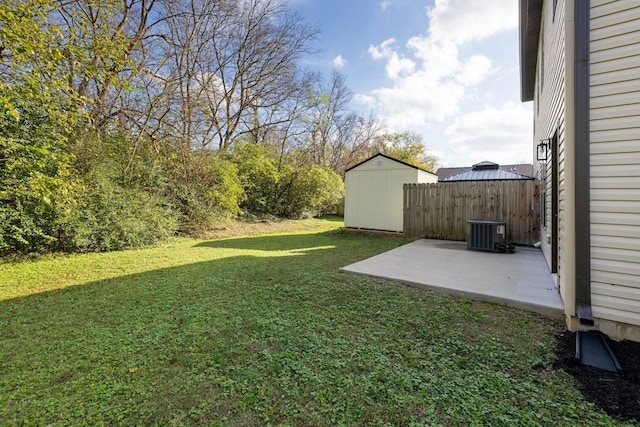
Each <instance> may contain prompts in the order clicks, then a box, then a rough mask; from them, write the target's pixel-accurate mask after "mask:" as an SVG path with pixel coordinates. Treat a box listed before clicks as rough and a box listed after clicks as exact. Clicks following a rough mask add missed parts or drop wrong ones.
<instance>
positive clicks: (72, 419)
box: [0, 231, 395, 424]
mask: <svg viewBox="0 0 640 427" xmlns="http://www.w3.org/2000/svg"><path fill="white" fill-rule="evenodd" d="M394 244H395V243H394V242H384V241H378V242H377V243H376V244H367V243H366V241H364V240H363V239H353V238H348V237H347V236H343V235H342V234H341V233H335V232H332V231H329V232H322V233H317V234H306V235H305V234H301V235H291V236H263V237H249V238H240V239H226V240H220V241H210V242H205V243H201V244H199V245H197V246H198V247H207V248H211V249H240V250H260V251H274V252H276V251H277V252H283V251H284V252H286V251H294V253H289V254H285V255H282V254H280V253H278V254H275V253H274V255H273V256H263V255H261V256H253V255H238V256H226V257H222V258H218V259H212V260H207V261H202V262H194V263H191V264H187V265H181V266H175V267H168V268H162V269H157V270H152V271H148V272H144V273H139V274H131V275H124V276H120V277H116V278H112V279H107V280H101V281H96V282H92V283H87V284H83V285H77V286H72V287H67V288H63V289H58V290H55V291H49V292H43V293H39V294H34V295H30V296H26V297H21V298H15V299H10V300H4V301H0V328H1V331H2V333H1V334H0V361H1V365H2V371H3V375H2V378H0V424H5V423H10V422H11V420H18V421H20V420H23V421H25V420H30V421H29V423H33V424H51V423H57V422H59V423H61V424H76V423H78V422H80V421H79V420H82V422H83V423H85V422H86V423H88V424H101V423H104V422H109V421H112V420H121V422H122V423H124V424H149V423H160V424H170V423H175V422H176V417H178V418H177V420H178V421H180V420H181V419H182V421H183V422H184V420H186V419H190V420H191V421H190V422H191V423H196V424H197V420H198V417H196V418H195V421H194V419H191V418H189V417H191V416H192V415H193V413H192V412H193V411H194V410H195V409H197V408H204V407H206V408H207V409H202V411H203V413H202V414H200V415H201V416H202V417H203V418H202V419H204V420H207V423H209V422H212V421H215V420H222V421H224V417H225V416H227V415H229V414H232V413H234V412H237V411H240V409H239V408H240V407H242V406H243V405H245V404H246V402H245V403H243V402H242V399H241V398H236V393H237V390H236V387H235V386H234V385H233V384H232V382H233V381H236V379H230V378H231V377H233V376H231V377H230V376H228V375H227V374H226V373H225V372H226V371H228V370H231V371H233V370H237V369H242V366H246V365H247V364H250V363H251V362H252V360H253V359H255V357H257V354H258V353H259V350H260V349H259V348H258V347H259V346H261V345H262V344H260V341H264V340H265V337H264V333H265V332H264V331H263V329H264V327H263V326H264V325H262V324H261V322H262V321H263V320H261V319H273V318H274V316H276V317H277V316H280V315H284V314H283V313H286V312H287V310H292V309H296V310H297V309H300V308H301V307H305V306H309V307H312V310H313V311H314V312H315V311H318V310H320V311H321V310H323V309H324V308H323V307H324V306H328V307H330V306H335V305H339V304H342V303H344V301H348V300H349V293H350V292H352V291H353V290H352V289H351V288H349V286H347V284H348V283H349V282H351V281H354V282H358V281H359V280H360V279H356V278H354V277H353V276H350V277H348V278H347V277H346V275H337V274H336V273H335V270H336V269H337V268H338V267H340V266H342V265H346V264H348V263H350V262H353V261H355V260H357V259H359V258H362V257H367V256H371V255H373V254H375V253H379V252H382V251H384V250H386V249H390V248H391V247H393V246H394ZM176 250H183V249H176ZM187 250H189V249H187ZM310 266H313V267H310ZM327 275H329V276H331V277H330V278H328V279H327V278H325V277H324V276H327ZM360 282H361V280H360ZM296 316H297V315H296ZM312 316H315V314H313V315H312ZM261 325H262V326H261ZM281 332H282V331H280V332H279V333H281ZM285 335H286V334H285ZM256 345H257V346H258V347H256ZM258 374H259V372H256V373H249V374H247V375H249V376H251V375H258ZM239 377H240V378H242V377H243V375H239ZM203 378H206V380H203ZM225 381H226V382H225ZM229 381H231V383H229ZM253 391H255V390H253ZM219 395H222V396H225V395H226V396H227V397H226V398H218V397H216V396H219ZM194 408H195V409H194ZM196 412H197V411H196ZM241 412H242V411H241ZM249 413H250V411H249ZM200 415H198V416H200ZM221 417H222V418H221ZM247 421H248V424H255V423H259V420H253V419H249V420H247ZM18 423H20V422H18ZM177 423H178V424H181V422H177ZM239 424H243V422H241V421H240V422H239Z"/></svg>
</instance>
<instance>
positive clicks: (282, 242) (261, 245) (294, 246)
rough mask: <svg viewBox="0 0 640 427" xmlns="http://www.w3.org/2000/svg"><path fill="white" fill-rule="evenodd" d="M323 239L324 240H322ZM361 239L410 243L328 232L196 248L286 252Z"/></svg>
mask: <svg viewBox="0 0 640 427" xmlns="http://www.w3.org/2000/svg"><path fill="white" fill-rule="evenodd" d="M323 239H324V240H323ZM362 239H367V240H372V239H373V240H376V241H383V242H387V246H388V249H392V248H395V247H398V246H401V245H403V244H406V243H408V242H410V241H411V240H410V239H407V238H405V237H404V236H402V235H392V234H381V233H375V232H368V231H361V230H343V229H340V230H329V231H321V232H318V233H304V234H294V235H274V236H268V235H267V236H260V237H230V238H224V239H216V240H208V241H205V242H202V243H199V244H198V245H196V246H197V247H207V248H220V249H222V248H224V249H244V250H262V251H287V250H298V249H305V248H310V247H318V246H323V245H322V244H319V243H327V244H329V245H335V244H336V243H337V242H343V243H344V242H348V241H350V240H354V241H358V240H362Z"/></svg>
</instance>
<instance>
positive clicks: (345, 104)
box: [301, 70, 384, 175]
mask: <svg viewBox="0 0 640 427" xmlns="http://www.w3.org/2000/svg"><path fill="white" fill-rule="evenodd" d="M309 98H310V103H311V108H310V111H309V113H308V115H307V116H306V118H305V122H306V124H307V132H306V134H305V140H303V141H302V142H301V144H302V146H303V147H304V148H305V150H307V152H308V153H309V156H310V158H311V161H312V162H313V163H315V164H319V165H324V166H328V167H330V168H331V169H332V170H334V171H335V172H336V173H338V174H340V175H344V169H345V167H346V166H348V165H349V164H350V163H351V162H352V161H353V160H354V159H357V158H359V157H360V156H361V155H362V154H363V153H365V152H367V151H368V147H369V146H370V145H371V144H372V143H373V141H374V140H375V138H376V137H377V136H378V135H380V134H382V132H383V128H384V126H383V124H382V122H380V121H379V120H378V119H376V118H374V117H373V116H371V117H369V118H368V119H365V118H363V117H361V116H360V115H358V114H357V113H355V112H354V111H353V110H351V109H350V107H349V103H350V102H351V100H352V98H353V94H352V92H351V90H350V89H349V88H348V87H347V86H346V79H345V76H344V75H342V74H341V73H339V72H338V71H336V70H334V71H333V72H332V74H331V79H330V81H329V83H328V84H325V83H324V82H322V81H320V82H319V83H318V84H317V86H316V88H315V90H314V91H313V92H312V93H311V94H310V95H309Z"/></svg>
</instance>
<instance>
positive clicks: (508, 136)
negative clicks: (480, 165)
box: [444, 102, 532, 164]
mask: <svg viewBox="0 0 640 427" xmlns="http://www.w3.org/2000/svg"><path fill="white" fill-rule="evenodd" d="M530 129H531V111H530V110H529V109H527V108H525V107H524V105H522V104H516V103H513V102H508V103H506V104H504V105H503V106H501V107H499V108H495V107H490V108H486V109H484V110H480V111H473V112H470V113H466V114H462V115H461V116H459V117H457V118H456V119H455V120H454V121H453V123H452V124H451V125H449V126H448V127H447V128H446V130H445V132H444V134H445V136H446V137H447V141H448V144H449V148H451V149H453V150H455V151H456V152H458V153H460V154H474V155H476V156H478V161H482V160H489V161H492V162H496V163H503V164H504V163H512V162H514V161H519V160H522V159H530V158H531V157H532V154H531V133H530ZM480 157H481V158H480Z"/></svg>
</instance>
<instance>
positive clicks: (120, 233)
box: [59, 180, 178, 251]
mask: <svg viewBox="0 0 640 427" xmlns="http://www.w3.org/2000/svg"><path fill="white" fill-rule="evenodd" d="M59 225H60V229H61V230H62V237H63V238H62V239H61V244H62V245H63V247H64V249H66V250H77V251H111V250H117V249H124V248H131V247H136V246H142V245H149V244H153V243H157V242H158V241H162V240H165V239H167V238H169V237H171V236H173V235H174V234H175V233H176V230H177V229H178V214H177V213H176V212H174V211H173V210H172V209H170V208H169V207H166V206H163V204H162V200H161V199H160V198H159V197H157V196H153V195H151V194H149V193H147V192H145V191H143V190H141V189H136V188H131V189H127V188H122V187H120V186H118V185H116V184H114V183H113V182H111V181H108V180H102V181H98V182H94V183H92V184H91V185H89V186H87V187H86V188H84V190H83V191H82V192H81V193H80V194H79V195H78V205H77V207H76V208H75V209H72V210H70V211H69V212H67V213H66V214H65V215H64V216H63V217H62V218H61V220H60V222H59Z"/></svg>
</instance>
